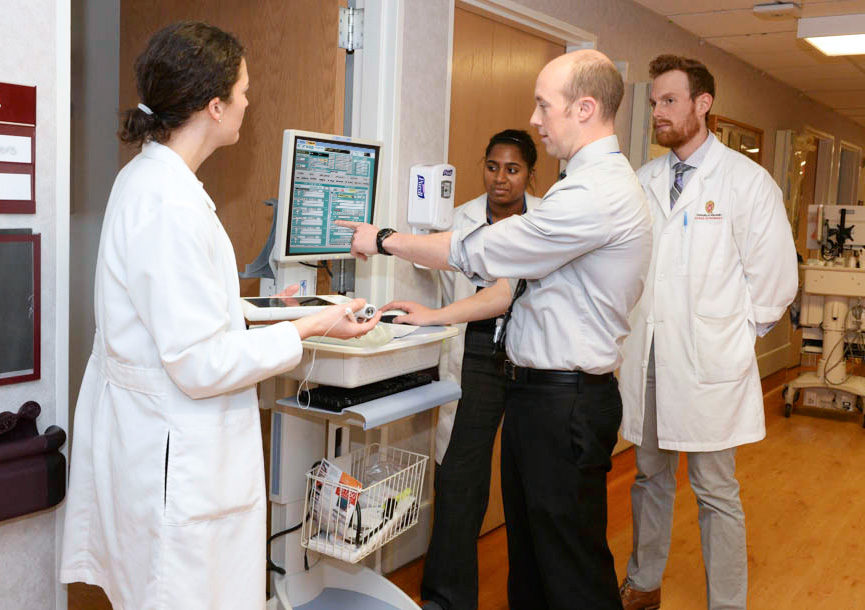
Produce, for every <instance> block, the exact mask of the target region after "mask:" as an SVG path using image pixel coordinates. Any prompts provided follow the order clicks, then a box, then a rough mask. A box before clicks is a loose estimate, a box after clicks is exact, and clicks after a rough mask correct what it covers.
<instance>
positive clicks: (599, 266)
mask: <svg viewBox="0 0 865 610" xmlns="http://www.w3.org/2000/svg"><path fill="white" fill-rule="evenodd" d="M623 90H624V87H623V83H622V79H621V76H620V75H619V73H618V72H617V71H616V68H615V66H614V65H613V63H612V62H611V61H610V60H609V59H608V58H607V57H606V56H605V55H603V54H601V53H599V52H597V51H577V52H574V53H569V54H567V55H563V56H561V57H558V58H556V59H554V60H553V61H551V62H550V63H549V64H547V66H546V67H545V68H544V69H543V70H542V71H541V73H540V74H539V75H538V79H537V84H536V87H535V100H536V107H535V111H534V114H533V115H532V118H531V123H532V125H533V126H534V127H535V128H537V129H538V132H539V133H540V135H541V140H542V142H543V143H544V145H545V146H546V148H547V152H548V153H550V154H551V155H553V156H555V157H557V158H559V159H566V160H567V168H566V171H565V173H566V176H565V177H564V178H562V179H561V180H559V181H558V182H557V183H556V184H554V185H553V187H552V188H551V189H550V190H549V191H548V192H547V194H546V196H545V197H544V199H543V201H542V202H541V204H540V205H538V206H537V207H536V208H535V209H533V210H529V211H528V212H527V213H526V214H523V215H522V216H513V217H511V218H508V219H506V220H502V221H500V222H498V223H496V224H494V225H485V226H479V227H468V228H467V229H465V230H463V231H459V232H455V233H438V234H434V235H428V236H415V235H408V234H402V233H394V232H393V231H392V230H390V229H382V230H381V231H379V229H378V228H377V227H375V226H372V225H365V224H358V223H341V224H342V225H343V226H348V227H351V228H354V229H355V234H354V237H353V242H352V243H353V246H352V252H353V253H354V254H355V255H356V256H358V257H359V258H366V257H367V256H370V255H373V254H376V253H382V254H394V255H397V256H399V257H401V258H405V259H407V260H410V261H414V262H419V263H421V264H423V265H426V266H428V267H431V268H436V269H455V270H458V271H461V272H463V273H464V274H465V275H466V276H468V277H469V278H470V279H472V280H473V281H475V282H476V283H478V284H483V285H487V284H491V283H492V282H494V281H495V280H496V279H497V278H523V280H521V282H520V284H522V285H523V286H524V293H522V294H521V290H520V287H519V286H518V288H517V291H516V293H515V298H514V301H513V302H512V304H511V316H510V322H509V325H508V326H507V330H506V350H507V356H508V360H506V361H505V367H504V368H505V370H504V374H505V375H506V376H507V377H508V379H509V387H508V395H507V402H506V405H505V421H504V424H503V426H504V427H503V433H502V495H503V500H504V507H505V521H506V524H507V532H508V558H509V563H510V573H509V576H508V597H509V601H510V606H511V608H514V609H516V610H520V609H523V608H531V609H536V608H545V607H546V608H562V609H564V608H568V609H573V608H592V609H606V608H617V609H618V608H621V602H620V599H619V595H618V591H617V583H616V577H615V571H614V567H613V558H612V555H611V553H610V550H609V547H608V546H607V540H606V524H607V504H606V500H607V497H606V473H607V472H608V471H609V469H610V467H611V462H610V455H611V452H612V449H613V446H614V445H615V443H616V439H617V431H618V428H619V423H620V420H621V414H622V405H621V399H620V398H619V392H618V388H617V384H616V380H615V378H614V377H613V375H612V372H613V371H614V370H615V369H616V367H617V366H618V365H619V363H620V362H621V351H620V348H621V345H622V342H623V340H624V338H625V335H627V333H628V331H629V327H628V314H629V312H630V310H631V308H632V307H633V306H634V304H635V303H636V302H637V300H638V299H639V297H640V294H641V293H642V290H643V283H644V280H645V278H646V273H647V270H648V263H649V259H650V256H651V221H650V216H649V211H648V208H647V204H646V198H645V195H644V194H643V191H642V189H641V188H640V184H639V182H638V181H637V178H636V176H635V175H634V172H633V171H632V170H631V167H630V165H629V164H628V161H627V159H625V157H624V156H623V155H622V154H621V153H620V151H619V146H618V142H617V140H616V136H615V135H614V121H615V116H616V110H617V109H618V106H619V103H620V102H621V99H622V94H623Z"/></svg>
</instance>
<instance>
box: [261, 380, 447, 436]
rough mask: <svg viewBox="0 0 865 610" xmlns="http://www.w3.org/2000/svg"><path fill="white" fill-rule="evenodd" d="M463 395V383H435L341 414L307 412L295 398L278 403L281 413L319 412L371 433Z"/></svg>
mask: <svg viewBox="0 0 865 610" xmlns="http://www.w3.org/2000/svg"><path fill="white" fill-rule="evenodd" d="M461 395H462V390H461V389H460V386H459V384H457V383H454V382H453V381H433V382H432V383H428V384H426V385H422V386H419V387H416V388H412V389H410V390H405V391H404V392H398V393H396V394H391V395H390V396H385V397H384V398H377V399H375V400H371V401H369V402H364V403H360V404H357V405H353V406H351V407H346V408H344V409H343V410H342V411H340V412H338V413H335V412H333V411H328V410H327V409H318V408H316V407H309V408H307V409H304V408H302V407H301V406H300V405H299V404H297V399H296V398H295V397H294V396H291V397H290V398H281V399H279V400H277V401H276V404H277V409H278V410H280V411H286V412H293V411H305V412H307V413H315V414H316V415H321V416H323V417H325V418H327V419H332V420H336V421H341V422H344V423H346V424H355V425H358V426H362V427H363V429H364V430H371V429H373V428H378V427H379V426H383V425H385V424H389V423H390V422H393V421H396V420H398V419H402V418H404V417H408V416H409V415H414V414H416V413H420V412H422V411H427V410H429V409H432V408H433V407H437V406H439V405H443V404H445V403H448V402H450V401H452V400H458V399H459V398H460V396H461Z"/></svg>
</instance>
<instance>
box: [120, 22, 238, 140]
mask: <svg viewBox="0 0 865 610" xmlns="http://www.w3.org/2000/svg"><path fill="white" fill-rule="evenodd" d="M243 52H244V50H243V46H242V45H241V44H240V42H239V41H238V40H237V38H235V37H234V36H233V35H231V34H229V33H227V32H224V31H222V30H220V29H219V28H217V27H215V26H212V25H208V24H206V23H201V22H197V21H182V22H180V23H175V24H173V25H169V26H168V27H165V28H163V29H162V30H160V31H158V32H157V33H156V34H154V35H153V37H152V38H151V39H150V42H148V43H147V48H146V49H145V50H144V53H142V54H141V55H140V56H139V57H138V59H136V60H135V77H136V81H137V85H138V97H139V99H140V100H141V103H143V104H144V105H146V106H147V107H148V108H149V109H150V110H152V111H153V114H147V113H146V112H145V111H143V110H141V109H140V108H138V107H135V108H132V109H130V110H126V111H124V112H122V113H121V117H120V125H121V127H120V130H119V131H118V134H117V135H118V137H119V138H120V139H121V140H122V141H123V142H126V143H130V144H137V145H140V144H142V143H144V142H149V141H154V142H160V143H161V142H165V141H167V140H168V138H169V136H170V135H171V132H172V131H173V130H174V129H177V128H178V127H180V126H181V125H183V124H184V123H185V122H186V121H187V120H188V119H189V117H190V116H192V114H193V113H195V112H198V111H199V110H202V109H203V108H205V107H207V104H208V102H210V100H212V99H213V98H215V97H218V98H220V99H222V100H225V101H226V102H228V101H230V100H231V89H232V87H233V86H234V83H236V82H237V78H238V72H239V70H240V62H241V60H242V59H243Z"/></svg>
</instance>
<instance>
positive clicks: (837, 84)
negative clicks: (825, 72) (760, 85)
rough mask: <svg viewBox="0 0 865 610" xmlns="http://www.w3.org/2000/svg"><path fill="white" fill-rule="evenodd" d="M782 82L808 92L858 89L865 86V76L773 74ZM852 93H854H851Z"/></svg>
mask: <svg viewBox="0 0 865 610" xmlns="http://www.w3.org/2000/svg"><path fill="white" fill-rule="evenodd" d="M773 76H775V78H777V79H778V80H780V81H781V82H784V83H787V84H788V85H790V86H791V87H795V88H796V89H799V90H801V91H804V92H806V93H810V92H813V91H839V92H843V91H848V92H851V91H857V90H859V89H863V88H865V77H863V78H861V79H860V78H856V79H849V78H815V77H809V76H803V77H786V78H780V77H778V76H776V75H774V74H773ZM851 95H852V94H851Z"/></svg>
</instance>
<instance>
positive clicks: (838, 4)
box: [719, 0, 865, 17]
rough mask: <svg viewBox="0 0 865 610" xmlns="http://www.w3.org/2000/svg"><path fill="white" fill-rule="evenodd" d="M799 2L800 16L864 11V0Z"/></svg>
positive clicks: (811, 0)
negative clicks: (800, 7)
mask: <svg viewBox="0 0 865 610" xmlns="http://www.w3.org/2000/svg"><path fill="white" fill-rule="evenodd" d="M719 4H724V2H720V3H719ZM800 4H802V17H827V16H829V15H849V14H851V13H865V0H829V1H827V0H810V1H806V2H804V3H801V2H800Z"/></svg>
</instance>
